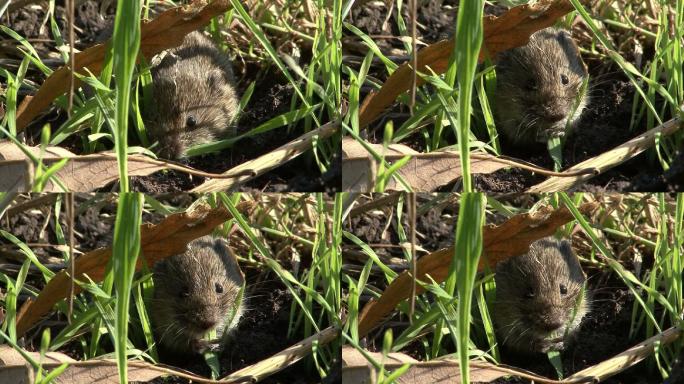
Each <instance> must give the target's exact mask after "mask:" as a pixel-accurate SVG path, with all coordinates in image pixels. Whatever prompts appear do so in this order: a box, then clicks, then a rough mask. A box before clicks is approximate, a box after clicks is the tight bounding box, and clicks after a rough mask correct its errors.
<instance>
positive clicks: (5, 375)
mask: <svg viewBox="0 0 684 384" xmlns="http://www.w3.org/2000/svg"><path fill="white" fill-rule="evenodd" d="M26 354H27V355H29V356H30V357H31V358H32V359H34V360H35V361H41V357H40V353H38V352H26ZM42 363H43V364H42V366H43V368H44V369H45V370H47V371H51V370H52V369H54V368H57V367H59V366H60V365H62V364H63V363H69V367H68V368H66V370H65V371H64V372H62V374H60V375H59V376H58V377H57V378H56V379H55V380H54V381H52V382H53V383H64V384H81V383H84V384H85V383H87V384H91V383H93V382H97V383H100V384H108V383H111V384H118V383H119V371H118V368H117V366H116V360H89V361H85V362H83V361H77V360H74V359H72V358H71V357H69V356H67V355H65V354H63V353H59V352H47V353H46V354H45V357H44V358H43V360H42ZM166 373H167V372H166V370H161V369H159V368H157V367H155V366H154V365H152V364H148V363H145V362H131V366H129V368H128V379H129V380H131V381H140V382H147V381H150V380H152V379H155V378H157V377H159V376H161V375H163V374H166ZM33 382H35V372H34V370H33V367H32V366H31V365H30V364H29V363H28V362H27V361H26V360H25V359H24V357H23V356H22V355H21V354H20V353H19V352H17V351H16V350H15V349H14V348H12V347H10V346H9V345H0V383H33Z"/></svg>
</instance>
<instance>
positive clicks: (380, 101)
mask: <svg viewBox="0 0 684 384" xmlns="http://www.w3.org/2000/svg"><path fill="white" fill-rule="evenodd" d="M573 9H574V8H573V6H572V4H570V2H569V1H568V0H539V1H537V2H535V3H534V4H525V5H521V6H518V7H515V8H511V9H510V10H509V11H508V12H506V13H504V14H503V15H501V16H499V17H494V16H488V17H485V19H484V23H483V27H484V41H483V46H482V50H481V51H480V61H482V60H484V58H485V57H487V56H489V57H493V56H494V55H496V54H497V53H499V52H501V51H504V50H506V49H510V48H515V47H519V46H522V45H525V44H527V42H528V41H529V38H530V36H531V35H532V34H533V33H534V32H536V31H538V30H540V29H544V28H546V27H549V26H551V25H553V24H554V23H555V22H556V20H558V19H559V18H560V17H562V16H563V15H565V14H567V13H568V12H570V11H572V10H573ZM453 48H454V39H453V38H452V39H449V40H442V41H440V42H437V43H435V44H432V45H430V46H428V47H425V48H423V49H421V50H420V51H418V57H417V59H418V71H420V72H427V71H426V69H427V68H428V67H429V68H431V69H432V70H433V71H434V72H435V73H437V74H441V73H444V72H446V69H447V65H448V64H449V57H450V56H451V51H452V49H453ZM412 73H413V69H412V68H411V67H410V62H408V63H405V64H402V65H401V66H399V68H397V70H396V71H394V72H393V73H392V75H390V77H388V78H387V80H386V81H385V83H384V84H383V85H382V87H381V88H380V90H379V91H378V92H374V93H371V94H369V95H368V96H367V97H366V98H365V99H364V101H363V103H362V105H361V110H360V115H359V126H360V127H362V128H363V127H365V126H367V125H368V124H370V123H371V122H372V121H373V120H375V118H377V117H378V116H379V115H380V114H381V113H382V112H383V111H384V110H385V108H386V107H388V106H389V105H391V104H392V103H393V102H394V100H395V99H396V98H397V96H399V95H400V94H401V93H403V92H405V91H407V90H408V89H409V87H410V86H411V79H412V76H413V75H412ZM417 81H418V85H421V84H423V83H424V81H422V80H421V78H420V77H418V79H417Z"/></svg>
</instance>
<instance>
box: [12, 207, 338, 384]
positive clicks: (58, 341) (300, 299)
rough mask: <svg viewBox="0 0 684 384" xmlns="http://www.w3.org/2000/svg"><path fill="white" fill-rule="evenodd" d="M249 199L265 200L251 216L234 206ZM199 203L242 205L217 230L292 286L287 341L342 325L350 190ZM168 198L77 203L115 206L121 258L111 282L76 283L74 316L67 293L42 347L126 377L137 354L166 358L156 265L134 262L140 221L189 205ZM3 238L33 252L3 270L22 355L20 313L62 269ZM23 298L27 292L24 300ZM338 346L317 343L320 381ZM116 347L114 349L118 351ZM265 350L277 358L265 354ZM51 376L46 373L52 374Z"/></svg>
mask: <svg viewBox="0 0 684 384" xmlns="http://www.w3.org/2000/svg"><path fill="white" fill-rule="evenodd" d="M32 197H33V198H36V197H37V196H36V195H33V196H24V195H20V196H19V200H20V202H26V201H30V200H31V198H32ZM64 200H65V199H64V198H63V196H62V195H59V196H57V198H56V200H55V202H54V203H51V204H50V205H48V207H46V209H48V210H50V211H55V212H56V213H59V210H63V209H64V208H63V206H62V204H64ZM245 200H257V201H258V202H259V204H258V205H257V209H256V210H255V211H253V212H250V213H249V215H245V214H242V213H240V212H239V211H237V210H236V209H235V206H236V205H237V204H239V203H240V202H243V201H245ZM199 201H206V202H208V203H209V204H210V205H212V206H214V207H217V208H218V207H226V208H227V209H228V210H230V211H231V212H233V214H234V219H231V220H230V221H228V222H226V223H225V224H224V225H221V226H219V227H218V228H216V231H215V235H217V236H223V237H227V238H228V239H229V240H230V242H231V244H232V245H231V246H232V247H234V248H235V249H241V250H248V251H249V252H247V253H242V252H241V253H239V254H238V259H239V262H240V264H241V266H242V268H243V271H244V270H246V269H251V270H254V271H256V272H255V273H259V274H262V276H263V277H266V276H270V278H269V279H270V280H274V281H275V282H277V284H280V285H282V286H283V288H284V289H287V291H288V292H289V296H291V297H292V307H291V308H287V309H284V310H286V311H288V312H289V314H290V317H289V324H288V329H283V333H282V337H283V339H286V338H287V339H288V340H291V341H292V344H294V342H296V341H298V340H302V339H304V338H306V337H308V336H311V335H313V334H315V333H316V332H318V331H320V330H322V329H324V328H326V327H328V326H331V325H334V326H338V327H340V328H341V326H342V324H341V323H340V318H339V313H340V310H341V308H342V301H341V300H342V299H341V286H340V280H339V273H340V268H341V255H340V241H341V239H342V232H341V224H340V223H341V221H340V217H341V213H342V199H341V195H338V197H336V198H332V197H328V196H326V195H323V194H313V195H302V194H300V195H297V194H293V195H248V194H239V193H238V194H217V195H204V196H201V197H199V198H198V199H197V202H199ZM169 204H173V203H171V202H170V201H168V200H167V201H165V202H164V203H161V202H159V201H157V200H156V199H154V198H152V197H144V196H143V195H141V194H137V193H128V194H122V195H119V196H118V197H117V196H116V195H106V194H100V195H91V196H88V197H87V198H86V199H85V200H84V199H83V197H80V198H79V200H78V204H77V207H81V208H77V212H76V217H77V218H78V217H79V215H83V214H85V212H86V209H89V208H93V207H100V208H98V210H101V209H103V207H109V208H105V210H104V212H101V213H99V217H100V219H99V220H105V221H106V220H107V217H108V214H107V213H106V212H107V211H108V210H109V209H113V211H114V212H116V215H115V217H111V220H114V222H113V224H114V225H113V227H112V228H113V231H114V233H113V236H114V237H113V256H112V261H111V263H109V265H108V266H107V270H106V272H105V275H104V276H105V277H104V280H103V281H102V282H97V283H96V282H93V281H90V280H85V281H76V284H77V285H78V286H80V287H81V288H83V292H82V293H80V294H77V295H76V296H75V297H74V308H73V313H70V312H69V308H68V305H67V301H66V300H62V301H60V302H58V304H57V305H56V306H55V310H56V313H58V314H59V315H60V318H61V319H62V320H61V321H60V322H59V323H58V324H61V326H60V325H58V326H54V327H51V333H50V334H49V336H46V337H48V339H46V341H44V342H43V344H41V350H45V351H57V352H59V351H62V350H64V348H67V347H68V348H69V350H71V351H73V352H75V353H76V355H77V357H78V358H79V360H88V359H94V358H104V357H112V358H113V357H116V358H117V359H118V361H119V364H120V365H119V366H120V372H121V373H120V374H121V377H122V378H125V377H126V376H124V371H123V369H124V368H125V366H126V363H127V362H128V361H129V360H131V359H142V360H145V361H149V362H159V357H158V356H159V354H158V349H157V346H156V342H155V340H154V335H153V333H152V324H150V320H149V319H150V316H149V310H150V309H149V300H150V299H151V297H152V296H151V295H152V291H153V289H154V287H153V284H152V279H151V273H150V268H151V266H147V265H144V266H143V269H142V270H141V271H140V272H138V273H135V274H134V271H135V269H134V266H135V264H136V261H137V260H138V257H137V256H138V252H139V251H140V225H141V223H143V222H145V221H146V220H147V219H142V218H141V217H142V215H145V216H144V217H147V218H149V217H163V216H166V215H168V214H171V213H172V212H175V211H178V212H182V211H184V210H185V209H187V206H185V205H181V206H177V207H174V206H173V205H169ZM46 212H47V211H46ZM41 218H42V215H41ZM48 219H49V220H53V221H54V219H50V218H48ZM334 220H336V221H334ZM51 228H52V227H51ZM54 228H56V233H55V236H56V237H57V239H58V245H59V246H61V247H64V246H65V241H66V239H65V237H64V233H65V232H68V230H69V228H67V227H66V226H65V223H64V222H61V223H60V222H56V226H54ZM0 236H2V239H3V243H6V244H12V245H13V248H15V249H17V250H18V251H19V252H20V254H21V255H23V257H24V262H23V263H21V264H19V265H18V269H17V270H14V272H7V271H4V270H3V271H1V272H0V279H2V280H3V285H4V286H6V287H8V289H7V295H5V296H4V298H3V299H2V300H1V301H0V304H2V308H3V310H4V311H5V314H6V316H5V318H4V321H3V323H2V326H1V327H0V330H1V331H2V332H3V333H2V337H3V342H5V343H9V344H10V345H14V346H16V348H17V349H18V350H19V351H21V352H23V351H30V350H31V349H30V347H23V348H26V349H23V348H22V347H19V346H18V345H17V342H18V337H17V334H16V328H15V324H16V318H17V311H18V309H19V307H20V305H21V304H22V303H23V302H24V301H25V300H26V298H35V297H36V296H37V295H38V293H39V292H40V289H41V287H42V286H43V285H44V284H45V283H47V282H48V281H50V279H51V278H52V277H53V276H54V272H53V271H51V270H50V269H49V268H47V267H46V266H45V265H44V264H43V262H42V261H41V260H42V259H43V258H44V257H45V256H44V252H41V253H40V254H38V255H37V254H36V253H34V252H33V250H32V246H29V245H27V244H26V243H24V242H23V241H21V240H20V239H19V238H17V237H15V236H13V235H12V234H11V233H9V232H5V231H0ZM274 244H281V245H283V246H284V247H286V249H291V251H290V252H289V253H283V252H281V251H280V250H279V249H278V248H275V247H274ZM59 249H62V250H63V249H64V248H59ZM67 249H68V248H67ZM79 250H80V251H83V252H87V251H88V249H79ZM275 251H278V254H275V253H274V252H275ZM60 255H61V257H63V258H64V261H65V263H67V265H68V262H69V259H68V257H69V255H68V252H61V253H60ZM142 257H143V255H141V256H140V258H141V259H142ZM299 258H301V259H303V260H310V262H309V261H307V264H306V266H304V265H302V266H301V267H299V268H292V264H290V263H291V262H292V261H293V260H298V259H299ZM29 268H32V269H35V270H37V271H38V274H36V272H32V273H31V274H30V275H27V274H28V272H29ZM17 271H18V272H17ZM41 272H42V273H41ZM27 276H30V279H29V280H30V281H31V283H30V284H28V285H27V284H25V282H26V281H27ZM263 277H262V278H263ZM245 289H246V292H247V294H245V297H246V300H247V301H246V302H247V306H248V307H252V306H253V305H254V304H253V303H252V304H250V300H258V296H259V295H258V294H257V295H255V292H259V289H260V288H259V287H253V286H250V285H249V284H248V285H247V286H246V288H245ZM19 297H22V299H21V300H19V301H18V298H19ZM51 315H54V313H53V314H51ZM67 319H68V320H67ZM41 328H43V329H45V330H46V331H47V330H48V328H44V326H43V325H39V328H38V329H37V330H38V332H37V333H31V335H41V334H42V330H41ZM24 337H34V336H26V335H25V336H24ZM339 347H340V344H339V342H333V343H331V344H329V345H325V346H319V347H318V348H316V349H315V350H314V354H313V355H311V356H310V357H309V358H308V359H309V362H308V363H307V364H306V367H308V368H305V369H306V370H307V371H308V373H307V374H308V375H309V376H316V375H317V376H320V377H321V378H323V377H325V376H327V375H329V374H330V372H331V369H332V367H333V365H334V364H335V358H336V357H337V355H338V351H339ZM112 348H115V354H114V353H113V352H114V351H113V350H112ZM266 357H268V356H261V358H266ZM216 363H218V360H216ZM229 369H230V367H223V368H222V370H221V369H220V368H217V372H224V373H225V371H226V370H229ZM303 369H304V368H303ZM42 374H43V377H45V375H49V374H50V373H49V372H43V373H42Z"/></svg>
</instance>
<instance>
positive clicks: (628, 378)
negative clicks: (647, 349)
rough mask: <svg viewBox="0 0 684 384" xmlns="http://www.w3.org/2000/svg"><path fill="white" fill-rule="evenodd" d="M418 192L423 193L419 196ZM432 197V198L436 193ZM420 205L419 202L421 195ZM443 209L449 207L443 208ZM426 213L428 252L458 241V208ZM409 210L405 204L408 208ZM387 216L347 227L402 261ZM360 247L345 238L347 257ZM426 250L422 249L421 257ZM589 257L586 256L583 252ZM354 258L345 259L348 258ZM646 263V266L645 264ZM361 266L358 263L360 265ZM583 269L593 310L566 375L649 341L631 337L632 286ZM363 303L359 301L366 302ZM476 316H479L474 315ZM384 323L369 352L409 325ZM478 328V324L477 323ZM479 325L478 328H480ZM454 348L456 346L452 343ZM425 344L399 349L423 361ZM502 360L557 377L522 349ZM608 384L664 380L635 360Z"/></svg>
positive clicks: (522, 201)
mask: <svg viewBox="0 0 684 384" xmlns="http://www.w3.org/2000/svg"><path fill="white" fill-rule="evenodd" d="M418 196H420V194H419V195H418ZM432 199H434V197H432ZM536 200H537V198H535V197H533V196H532V195H520V196H519V197H512V198H511V199H510V200H509V201H507V202H506V201H505V199H504V201H502V202H505V203H506V204H513V205H514V206H516V207H518V206H519V207H528V208H529V207H531V206H532V204H533V203H535V202H536ZM418 204H419V207H420V206H421V200H420V198H419V199H418ZM441 207H445V208H441ZM441 207H435V208H432V209H430V210H429V211H427V212H426V213H425V214H423V215H422V216H418V217H417V219H416V221H417V238H418V241H417V244H418V245H419V246H420V247H421V248H423V249H426V250H427V251H429V252H432V251H435V250H437V249H440V248H443V247H447V246H452V245H453V241H454V228H455V225H456V223H457V219H458V207H455V206H453V205H451V206H450V205H442V206H441ZM406 211H407V208H405V210H404V212H406ZM384 212H385V214H384V215H380V214H378V212H377V211H375V212H373V211H367V212H364V213H361V214H359V215H357V216H354V217H352V218H351V219H350V220H348V221H346V222H345V223H344V229H345V230H346V231H349V232H350V233H352V234H354V235H355V236H357V237H359V238H360V239H361V240H363V241H364V242H366V243H367V244H369V245H371V246H372V247H373V249H374V251H375V252H376V253H377V254H378V256H379V257H381V258H383V259H384V260H388V257H395V259H393V260H398V259H396V258H401V259H402V260H403V257H404V256H403V252H402V250H401V248H399V247H389V246H388V245H390V244H398V243H399V241H400V240H399V238H398V236H397V235H396V228H397V219H396V210H395V211H394V212H393V215H392V216H391V218H392V219H391V223H390V224H389V226H388V229H387V230H384V228H385V227H387V217H389V216H390V215H389V214H388V211H387V210H384ZM503 220H505V218H503V217H502V215H490V214H488V216H487V223H488V224H498V223H500V222H501V221H503ZM402 223H403V225H404V230H405V231H406V232H407V233H408V231H409V228H410V227H409V226H408V223H407V222H406V220H403V221H402ZM611 245H612V246H613V247H614V249H615V250H616V251H617V250H619V249H620V243H614V244H611ZM357 249H358V248H357V247H356V246H354V245H353V244H352V243H351V242H347V244H346V247H345V250H346V251H345V252H347V255H350V254H351V253H353V252H355V250H357ZM642 252H643V253H644V256H645V260H652V254H649V251H648V250H646V249H644V250H642ZM422 254H423V253H419V254H418V255H419V257H420V255H422ZM579 256H586V255H579ZM349 260H350V259H349V258H347V259H345V261H346V262H350V261H349ZM390 267H391V268H392V269H393V270H395V271H398V272H400V271H401V270H405V269H407V268H408V265H407V264H400V265H390ZM645 267H646V266H645ZM359 268H360V266H359ZM584 270H585V273H586V274H587V276H588V294H589V298H590V303H591V311H590V313H589V314H588V315H587V316H586V317H585V318H584V320H583V322H582V324H581V327H580V330H579V332H578V334H577V337H576V339H575V340H574V343H572V344H571V346H570V347H569V348H568V349H567V350H566V351H564V352H562V354H561V356H562V363H563V368H564V370H565V372H564V376H568V375H570V374H572V373H574V372H578V371H580V370H582V369H584V368H587V367H589V366H592V365H595V364H597V363H599V362H601V361H604V360H606V359H608V358H610V357H612V356H614V355H616V354H618V353H620V352H623V351H624V350H626V349H628V348H630V347H631V346H633V345H636V344H637V343H639V342H640V341H643V340H644V339H646V335H644V334H637V335H636V336H635V338H634V339H631V340H630V339H629V338H628V334H629V331H630V323H631V316H632V308H633V304H634V301H635V300H634V296H633V295H632V293H631V292H630V291H629V289H628V288H627V287H626V286H625V285H624V283H623V282H622V280H621V279H620V278H619V277H617V276H616V275H615V274H613V273H611V272H610V271H605V270H598V269H595V268H592V267H588V266H584ZM368 283H369V284H370V285H372V286H375V287H376V288H377V289H379V290H383V289H384V287H385V286H386V282H385V280H384V278H383V277H382V275H380V274H377V275H371V277H370V279H369V281H368ZM364 304H365V303H363V302H362V303H361V304H360V305H361V306H363V305H364ZM474 318H475V319H476V318H477V316H476V317H474ZM385 324H386V326H384V327H381V328H380V329H378V330H376V331H374V332H373V333H371V334H370V336H369V337H367V338H366V345H367V347H368V348H369V349H370V350H371V351H380V350H381V346H382V337H383V334H384V331H385V329H386V328H387V327H390V328H393V329H394V335H395V337H396V335H398V334H399V333H401V332H402V331H403V330H404V328H405V327H406V326H408V320H407V319H405V318H399V317H398V316H394V317H393V318H392V319H389V320H388V321H386V322H385ZM473 326H474V327H475V328H477V327H478V325H477V324H475V325H473ZM476 330H477V329H474V331H476ZM425 337H426V339H427V340H431V337H432V336H431V335H430V334H428V335H427V336H425ZM449 343H450V340H446V344H445V346H446V347H447V348H448V345H449ZM478 347H479V348H481V349H483V350H486V349H487V346H486V345H478ZM452 348H453V349H454V350H455V347H452ZM424 349H425V346H424V345H423V343H422V342H421V341H416V342H414V343H412V344H409V345H407V346H406V347H405V348H404V349H402V351H401V352H403V353H406V354H408V355H410V356H412V357H414V358H416V359H418V360H425V356H424ZM501 353H502V361H501V362H502V363H503V364H506V365H510V366H514V367H517V368H522V369H525V370H528V371H531V372H534V373H536V374H539V375H543V376H546V377H548V378H550V379H553V378H556V372H555V370H554V368H553V366H552V365H551V364H550V363H549V362H548V360H547V357H546V356H545V355H542V354H539V355H520V354H519V353H511V352H508V351H506V350H505V349H502V350H501ZM496 382H497V383H522V382H527V381H526V380H520V379H515V378H514V379H500V380H498V381H496ZM604 382H606V383H613V384H617V383H656V382H661V379H660V377H659V375H658V373H657V372H656V371H652V370H649V368H648V366H647V363H644V362H642V363H640V364H637V365H636V366H635V367H633V368H631V369H629V370H627V371H625V372H623V373H621V374H619V375H617V376H614V377H611V378H609V379H608V380H605V381H604Z"/></svg>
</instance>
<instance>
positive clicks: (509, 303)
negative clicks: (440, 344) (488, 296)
mask: <svg viewBox="0 0 684 384" xmlns="http://www.w3.org/2000/svg"><path fill="white" fill-rule="evenodd" d="M585 280H586V277H585V275H584V272H583V271H582V268H581V266H580V264H579V260H578V259H577V256H575V254H574V253H573V251H572V248H571V246H570V243H569V242H568V241H565V240H563V241H558V240H556V239H554V238H552V237H547V238H543V239H540V240H537V241H535V242H534V243H532V245H531V246H530V250H529V252H527V253H526V254H523V255H519V256H515V257H512V258H510V259H508V260H506V261H504V262H501V263H499V264H498V265H497V268H496V275H495V281H496V301H495V302H494V306H493V309H494V311H493V318H494V323H495V325H496V332H497V338H498V341H499V343H500V344H503V345H505V346H507V347H508V348H510V349H512V350H515V351H520V352H528V353H534V352H542V353H546V352H548V351H551V350H562V349H564V348H565V347H566V345H567V342H568V341H569V340H570V338H571V336H572V335H573V333H574V332H575V331H576V330H577V329H578V327H579V325H580V323H581V322H582V318H583V317H584V315H586V313H587V312H588V310H589V305H588V299H587V295H586V293H585V290H584V289H583V286H584V282H585Z"/></svg>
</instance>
